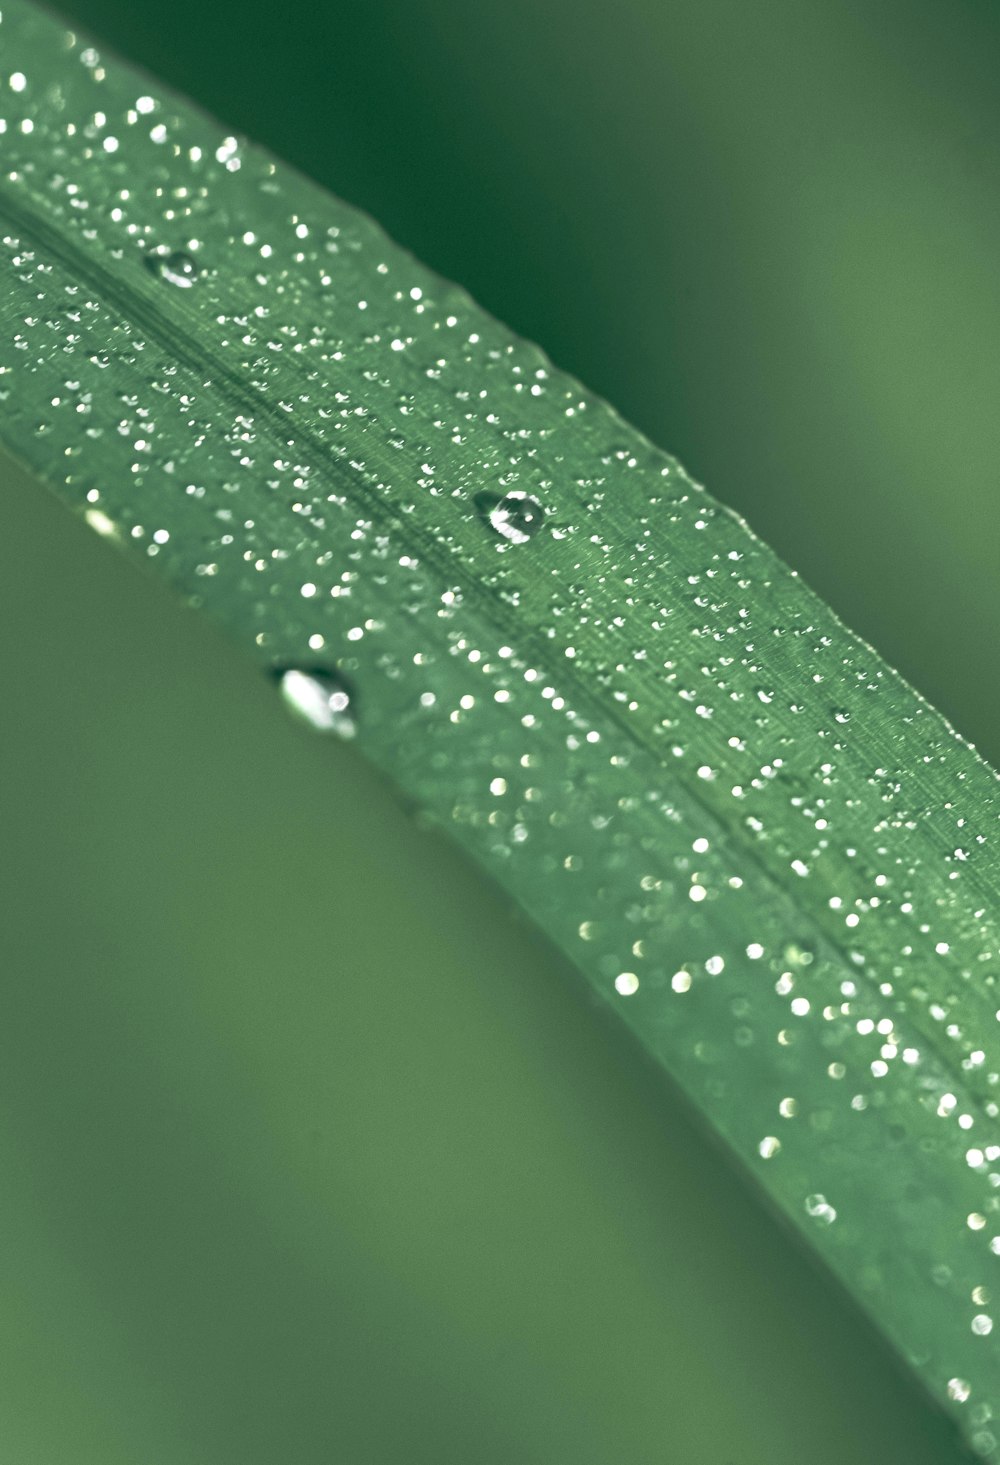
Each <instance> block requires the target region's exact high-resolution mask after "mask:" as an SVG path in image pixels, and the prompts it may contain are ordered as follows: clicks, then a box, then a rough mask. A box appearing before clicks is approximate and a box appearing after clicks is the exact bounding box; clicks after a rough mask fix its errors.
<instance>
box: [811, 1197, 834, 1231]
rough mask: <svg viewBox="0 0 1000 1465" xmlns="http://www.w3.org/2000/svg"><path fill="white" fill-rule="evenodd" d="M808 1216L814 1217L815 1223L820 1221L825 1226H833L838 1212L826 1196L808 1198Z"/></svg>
mask: <svg viewBox="0 0 1000 1465" xmlns="http://www.w3.org/2000/svg"><path fill="white" fill-rule="evenodd" d="M806 1214H807V1215H809V1216H812V1218H813V1220H814V1221H819V1222H820V1223H821V1225H823V1226H831V1225H832V1224H833V1222H834V1221H835V1220H836V1219H837V1212H836V1211H835V1210H834V1208H833V1206H831V1204H830V1202H829V1201H828V1200H827V1198H826V1196H825V1195H808V1196H806Z"/></svg>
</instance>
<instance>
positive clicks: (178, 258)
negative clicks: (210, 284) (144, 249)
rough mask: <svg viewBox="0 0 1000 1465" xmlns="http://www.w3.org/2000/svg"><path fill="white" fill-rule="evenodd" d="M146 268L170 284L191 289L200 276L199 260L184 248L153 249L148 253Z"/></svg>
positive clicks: (183, 288)
mask: <svg viewBox="0 0 1000 1465" xmlns="http://www.w3.org/2000/svg"><path fill="white" fill-rule="evenodd" d="M146 268H147V269H148V270H149V271H150V272H151V273H152V274H154V275H156V277H157V279H160V280H165V281H166V282H167V284H168V285H179V286H180V288H181V289H182V290H190V288H191V286H192V285H193V284H194V282H195V280H196V279H197V278H198V262H197V260H196V259H195V258H194V257H193V255H190V254H188V252H187V250H184V249H165V248H161V249H151V250H150V251H149V253H148V254H147V255H146Z"/></svg>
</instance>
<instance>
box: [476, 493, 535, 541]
mask: <svg viewBox="0 0 1000 1465" xmlns="http://www.w3.org/2000/svg"><path fill="white" fill-rule="evenodd" d="M475 503H476V508H477V509H478V510H479V512H480V513H481V514H482V515H483V517H484V518H485V519H486V520H487V522H488V523H489V525H490V527H491V528H492V529H494V530H495V531H496V532H497V534H499V535H500V537H501V539H506V540H507V541H508V543H510V544H526V543H527V541H528V540H529V539H530V538H531V536H532V535H533V534H535V533H536V532H537V531H538V530H539V529H540V528H541V527H542V523H543V521H544V519H545V510H544V509H543V508H542V505H541V504H540V503H539V502H538V500H537V499H536V498H532V496H531V494H530V493H525V491H524V489H521V488H515V489H512V490H511V492H510V493H508V494H505V495H504V497H503V498H498V497H497V496H496V494H492V493H480V494H477V495H476V500H475Z"/></svg>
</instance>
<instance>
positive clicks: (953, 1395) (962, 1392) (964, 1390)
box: [948, 1379, 972, 1404]
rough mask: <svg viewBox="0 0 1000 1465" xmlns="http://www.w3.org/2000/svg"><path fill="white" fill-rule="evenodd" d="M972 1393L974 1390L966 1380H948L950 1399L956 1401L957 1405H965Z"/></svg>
mask: <svg viewBox="0 0 1000 1465" xmlns="http://www.w3.org/2000/svg"><path fill="white" fill-rule="evenodd" d="M971 1393H972V1389H971V1388H970V1387H969V1385H968V1384H967V1383H966V1381H965V1379H949V1380H948V1398H949V1399H954V1401H955V1403H956V1404H964V1403H965V1401H966V1399H968V1397H969V1395H970V1394H971Z"/></svg>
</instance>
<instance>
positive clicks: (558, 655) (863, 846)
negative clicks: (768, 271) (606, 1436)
mask: <svg viewBox="0 0 1000 1465" xmlns="http://www.w3.org/2000/svg"><path fill="white" fill-rule="evenodd" d="M0 37H2V41H3V47H4V51H3V54H4V57H5V68H9V71H8V76H9V77H10V82H9V83H8V85H7V87H6V90H5V92H4V95H3V108H2V116H3V124H4V130H5V135H4V138H3V147H4V152H3V157H4V170H5V171H4V175H3V178H2V180H0V222H2V224H3V246H2V247H3V253H4V268H5V272H6V276H7V279H8V281H9V284H8V288H7V291H6V293H5V295H4V298H3V301H2V305H0V312H2V321H3V337H2V342H0V395H2V398H3V417H2V419H0V436H2V439H3V441H4V443H5V444H6V446H7V447H8V449H9V450H10V451H12V452H13V453H14V454H15V455H16V456H18V457H19V458H20V459H21V460H22V461H23V462H24V463H25V464H26V465H27V466H28V467H30V468H31V469H32V470H33V472H34V473H36V474H37V475H38V476H39V477H41V478H42V479H44V480H45V481H46V482H47V483H49V484H50V486H51V487H52V488H53V489H54V490H55V491H56V492H57V493H58V494H59V495H60V496H61V497H63V498H64V499H65V500H66V501H67V502H69V503H70V504H71V505H72V506H73V507H75V508H76V509H77V510H78V511H79V512H80V513H82V514H83V515H85V516H86V518H87V519H88V521H89V522H90V523H91V525H92V526H93V527H94V528H95V529H97V530H98V531H99V532H100V533H101V534H103V535H105V536H106V537H108V538H110V539H114V540H116V541H118V542H120V543H121V544H122V545H123V546H124V547H127V548H128V549H129V550H130V551H131V552H132V553H134V554H138V555H140V556H141V557H142V558H143V560H144V561H146V562H149V563H150V564H151V567H152V568H154V569H155V570H156V571H157V572H159V573H161V574H162V575H164V576H165V577H166V578H167V579H168V580H169V581H170V582H171V583H172V584H173V585H174V586H175V587H176V588H177V590H178V591H179V593H180V594H181V595H182V596H183V597H184V598H185V599H186V600H187V602H188V603H189V604H191V605H192V606H196V607H198V608H200V609H204V610H205V611H207V612H208V613H209V614H211V615H212V616H213V617H214V618H215V619H216V620H217V621H218V622H219V623H220V624H222V625H224V626H225V627H226V628H227V629H228V630H229V631H230V632H231V633H232V635H233V637H234V639H235V640H236V642H237V643H238V644H239V645H241V646H242V647H243V649H244V650H245V652H246V654H247V655H249V656H251V657H253V658H254V659H255V660H256V661H257V663H258V664H259V665H260V666H261V668H262V669H263V670H264V671H265V672H267V673H268V674H270V675H272V676H274V677H275V679H276V681H277V682H278V684H279V685H280V687H281V689H282V691H283V692H284V694H285V696H286V698H287V700H289V701H290V702H291V703H292V705H293V706H294V707H295V708H296V709H297V710H298V711H299V712H300V713H302V714H303V715H305V716H306V717H307V718H308V719H309V720H311V721H312V722H313V723H314V725H317V726H320V727H323V728H324V729H325V730H326V731H328V732H330V733H333V734H334V735H337V734H344V733H350V734H355V733H356V736H357V739H358V741H359V744H360V745H361V747H362V748H363V750H364V752H365V753H366V754H367V756H368V757H370V758H371V759H372V760H373V761H374V762H375V763H376V764H377V765H378V766H379V767H381V768H383V769H384V770H386V771H387V772H388V773H389V774H390V775H391V776H392V778H393V779H394V780H395V782H396V783H397V785H398V786H399V787H400V788H401V789H402V790H403V791H404V793H405V794H406V795H407V796H408V797H409V798H410V799H411V800H412V801H413V803H414V804H415V805H416V807H417V808H418V809H419V810H420V811H421V813H422V815H423V816H424V817H425V818H427V819H429V820H433V821H435V822H437V823H439V824H440V825H442V826H444V827H447V828H448V829H449V830H450V831H451V832H452V834H453V835H454V836H455V837H456V838H457V839H458V840H459V841H460V842H461V843H462V844H463V845H464V846H465V848H466V849H468V850H469V851H470V852H471V853H472V854H473V855H474V856H475V857H476V858H477V859H478V860H479V861H481V862H482V863H483V864H484V865H485V866H486V868H488V869H489V870H490V871H491V872H492V873H493V874H494V875H495V876H496V878H497V879H498V880H499V881H500V882H501V883H502V884H503V886H504V887H505V888H506V889H507V890H508V891H509V892H510V893H511V895H512V896H513V897H514V899H515V900H516V901H517V902H518V903H519V904H520V905H521V906H522V907H523V908H524V909H525V910H526V911H528V912H529V913H530V914H531V915H532V916H533V918H534V919H535V921H536V922H537V923H538V924H539V925H540V926H541V927H542V928H543V929H544V930H545V931H546V932H547V933H548V934H549V935H550V936H551V937H552V938H553V939H554V940H555V941H556V942H557V943H558V944H559V945H560V946H561V947H562V948H563V950H564V951H566V952H567V953H568V954H569V956H570V957H571V958H572V960H573V961H574V963H575V964H576V965H577V967H578V968H579V970H580V972H581V973H582V974H583V975H584V976H585V977H586V978H587V980H588V981H590V982H591V983H592V984H593V985H594V987H595V989H596V990H597V991H598V992H599V993H600V994H601V995H602V996H603V997H604V998H606V1000H607V1001H608V1003H609V1004H611V1005H613V1006H615V1007H616V1008H617V1009H618V1010H619V1012H620V1013H621V1016H622V1017H623V1018H624V1019H625V1021H626V1022H627V1023H629V1025H630V1026H631V1027H632V1029H633V1030H634V1031H635V1033H636V1034H637V1036H638V1038H639V1040H640V1041H641V1042H642V1043H643V1045H644V1046H645V1047H646V1048H647V1049H648V1050H649V1052H650V1053H652V1054H653V1055H654V1056H655V1057H656V1058H657V1059H658V1060H659V1061H660V1062H661V1063H662V1064H663V1066H664V1067H665V1068H666V1069H667V1070H668V1071H669V1072H670V1073H671V1074H672V1075H673V1077H674V1078H675V1079H677V1080H678V1081H679V1082H680V1083H681V1084H682V1085H683V1087H684V1089H685V1090H686V1092H687V1093H688V1094H689V1095H690V1096H691V1098H692V1099H693V1101H694V1102H695V1103H696V1104H697V1105H698V1106H699V1108H700V1109H701V1110H702V1111H703V1112H704V1113H705V1114H706V1115H707V1117H708V1118H709V1120H710V1121H711V1123H712V1125H713V1126H714V1127H715V1129H716V1130H717V1131H718V1132H719V1134H720V1135H722V1136H723V1137H724V1138H725V1140H726V1141H727V1142H728V1144H729V1146H730V1147H731V1149H732V1151H733V1152H734V1153H735V1155H737V1156H738V1157H739V1158H740V1160H741V1161H742V1162H743V1164H744V1166H745V1167H746V1168H747V1169H748V1170H749V1171H750V1172H751V1173H752V1174H753V1175H754V1176H755V1178H756V1181H757V1183H758V1184H759V1185H760V1186H761V1187H762V1188H763V1190H764V1191H765V1192H766V1193H767V1194H768V1195H769V1196H770V1197H771V1199H772V1200H773V1201H774V1202H775V1203H776V1204H777V1206H778V1207H780V1209H781V1210H782V1211H783V1213H784V1214H785V1215H787V1217H788V1218H789V1219H790V1221H791V1222H792V1223H793V1224H794V1225H795V1226H796V1227H797V1228H798V1229H799V1230H800V1231H801V1232H802V1234H803V1235H805V1236H806V1237H807V1238H808V1241H809V1243H810V1244H811V1245H812V1246H813V1247H814V1248H815V1249H816V1251H817V1252H818V1253H819V1254H820V1255H821V1256H822V1257H823V1258H824V1259H825V1261H826V1262H827V1263H828V1264H829V1266H830V1267H831V1268H832V1269H833V1271H834V1272H835V1273H836V1274H837V1275H838V1276H839V1277H841V1278H842V1280H843V1281H844V1282H845V1283H846V1285H847V1286H848V1287H849V1289H850V1290H851V1291H852V1292H853V1293H854V1295H855V1296H856V1297H858V1298H859V1299H860V1300H861V1302H862V1303H863V1305H864V1306H865V1308H866V1309H867V1310H868V1311H869V1312H870V1313H871V1315H872V1316H873V1317H874V1318H875V1319H876V1321H877V1322H878V1324H879V1326H880V1327H881V1328H882V1329H883V1330H884V1331H885V1333H886V1334H887V1336H888V1337H889V1338H890V1339H891V1340H892V1342H893V1343H894V1345H895V1346H896V1347H897V1348H898V1350H899V1351H900V1353H901V1354H902V1355H903V1356H904V1357H905V1358H906V1359H907V1360H908V1361H909V1362H910V1364H911V1365H912V1366H913V1368H914V1369H915V1370H916V1371H917V1373H918V1374H919V1376H920V1377H921V1378H922V1379H923V1381H924V1382H925V1383H926V1385H927V1386H928V1388H929V1389H930V1391H931V1392H932V1393H933V1394H934V1395H935V1396H936V1397H937V1398H938V1399H939V1400H941V1401H942V1402H943V1403H944V1404H945V1405H946V1407H948V1408H950V1409H952V1410H953V1411H954V1413H955V1415H956V1417H957V1418H958V1419H959V1420H960V1421H961V1423H962V1426H963V1428H964V1429H965V1430H966V1432H967V1434H968V1436H969V1438H970V1440H971V1442H972V1444H973V1446H974V1447H975V1449H976V1450H977V1451H978V1452H979V1453H980V1454H981V1455H982V1456H983V1457H984V1458H995V1457H996V1455H997V1442H996V1439H995V1437H994V1435H993V1433H992V1431H991V1429H990V1428H989V1419H990V1417H991V1412H992V1411H993V1410H995V1409H996V1408H997V1407H998V1406H1000V1398H998V1397H997V1392H998V1391H997V1382H996V1380H997V1362H998V1337H1000V1333H995V1332H994V1329H993V1318H992V1314H991V1310H990V1305H989V1302H988V1291H989V1288H990V1287H991V1285H992V1276H991V1273H992V1270H993V1269H995V1267H996V1265H997V1262H996V1256H997V1255H998V1254H1000V1198H998V1197H997V1194H996V1191H997V1188H998V1187H1000V1167H998V1165H997V1161H998V1160H1000V1143H997V1130H998V1125H997V1119H998V1117H1000V1108H998V1104H997V1100H996V1094H995V1090H996V1086H997V1083H998V1051H997V1040H996V1032H997V1008H998V1007H1000V999H998V997H997V995H996V961H997V955H998V948H1000V943H998V934H1000V933H998V930H997V917H996V901H995V891H996V885H997V857H996V853H995V842H996V829H995V824H996V812H997V803H996V799H997V786H996V778H995V776H994V775H993V773H992V772H991V771H990V770H989V769H988V768H987V767H986V766H985V765H984V764H983V763H982V762H981V761H980V760H979V759H978V758H977V756H976V755H975V753H974V752H973V750H972V749H970V748H969V747H968V746H967V745H966V744H964V743H963V742H962V740H961V739H960V738H958V737H957V735H956V734H955V733H954V731H953V730H952V729H951V728H950V727H949V726H948V725H947V724H946V723H945V722H944V720H943V719H942V718H941V717H940V716H938V714H936V713H935V712H934V711H933V710H932V709H931V708H929V707H928V705H927V704H926V703H925V702H923V701H922V700H921V699H920V698H919V697H918V696H917V695H916V694H915V693H914V692H913V691H912V690H911V689H910V688H909V687H908V686H906V685H905V684H904V683H903V682H902V681H901V680H900V679H899V678H898V677H897V676H896V675H895V674H894V673H893V672H892V671H891V670H890V669H889V668H888V667H886V666H885V665H884V663H882V662H881V661H880V660H879V658H878V656H877V655H876V653H875V652H873V651H872V650H871V649H870V648H869V647H867V646H865V645H863V644H862V643H861V642H859V641H858V640H857V639H856V638H855V637H853V636H852V635H851V634H850V633H849V632H848V631H846V630H845V629H844V627H843V626H842V625H841V624H840V623H839V622H838V621H837V620H836V618H835V617H834V616H833V614H832V613H831V612H830V610H829V609H828V608H827V607H826V606H824V605H823V604H822V602H820V601H819V600H818V599H817V598H816V597H815V596H814V595H813V594H811V592H810V591H809V590H808V589H807V588H806V587H805V586H804V585H803V584H802V583H801V581H800V580H799V579H798V578H797V577H796V575H795V574H794V572H792V571H790V570H788V569H787V568H786V567H785V566H784V565H782V564H781V563H780V562H779V561H778V560H777V559H776V557H775V556H774V555H773V554H772V553H771V552H770V551H769V550H768V549H767V547H766V546H765V545H763V544H762V543H761V542H760V541H759V540H758V539H756V538H755V537H754V535H753V534H752V533H751V531H750V530H749V529H748V528H747V526H746V525H745V524H744V523H742V522H741V521H740V520H739V519H738V518H736V517H735V516H734V515H732V514H731V513H729V512H728V511H726V510H725V509H723V508H721V507H720V506H719V505H718V504H717V503H715V502H714V501H713V500H712V499H711V498H710V497H709V496H708V495H707V494H706V493H705V492H704V491H703V490H702V489H701V488H700V487H699V486H698V485H696V484H694V483H693V482H692V481H691V480H690V479H689V478H688V477H687V475H686V474H685V473H684V471H683V470H682V468H681V467H680V466H679V465H678V464H677V463H676V462H675V461H674V460H673V459H671V458H668V457H667V456H665V455H664V454H662V453H660V452H659V451H658V450H657V449H656V448H654V447H653V446H652V445H651V444H649V443H648V442H647V441H646V440H645V439H644V438H642V437H641V435H639V434H638V433H636V432H635V431H634V430H633V429H631V428H629V427H628V426H627V425H626V424H624V423H623V422H622V421H621V420H620V418H618V416H617V415H616V414H615V413H614V412H613V410H612V409H611V408H610V407H608V406H607V405H606V404H604V403H602V402H600V401H599V400H597V399H596V398H594V397H593V396H592V395H590V394H589V393H588V392H587V391H586V390H585V389H583V388H581V387H580V386H579V384H578V383H576V382H574V381H572V380H570V379H569V378H567V377H565V376H564V375H562V374H561V373H560V372H558V371H557V370H556V369H555V368H554V367H553V366H552V365H551V363H550V362H549V361H548V360H547V359H546V357H545V356H544V355H543V354H542V353H541V352H540V351H539V350H538V349H537V348H535V347H533V346H530V345H528V344H527V343H525V342H523V341H521V340H519V339H518V338H517V337H515V336H513V335H512V334H511V333H510V332H509V331H508V330H506V329H505V328H504V327H502V326H501V325H499V324H498V323H497V322H496V321H494V320H492V319H491V318H490V317H488V316H487V315H485V314H484V313H483V312H482V311H481V310H479V309H478V308H477V307H476V306H475V305H474V304H473V303H472V302H471V301H470V300H469V299H468V297H467V296H466V295H465V294H464V293H463V292H461V291H460V290H458V289H457V288H456V287H454V286H451V285H448V284H446V283H445V282H443V281H441V280H440V279H439V278H437V277H436V276H435V275H433V274H431V273H430V272H429V271H427V270H425V269H424V268H422V267H421V266H420V265H419V264H418V263H416V262H415V261H414V260H412V259H411V258H410V257H409V256H407V255H406V254H405V253H403V252H402V251H401V250H400V249H398V248H397V247H396V246H395V245H393V244H392V243H391V242H390V241H389V240H388V239H386V237H385V236H384V235H383V234H382V233H381V232H380V231H379V229H378V228H377V226H375V225H374V224H373V223H372V222H371V221H370V220H368V219H366V218H365V217H363V216H361V215H359V214H358V213H357V212H356V211H354V210H352V209H350V208H348V207H346V206H345V205H343V204H341V203H338V202H337V201H336V200H334V199H332V198H330V197H329V196H328V195H326V194H325V193H323V192H322V191H321V190H319V189H317V188H316V187H315V186H314V185H312V184H310V183H309V182H307V181H306V180H304V179H303V178H301V177H299V176H297V175H296V174H294V173H293V172H291V171H290V170H288V169H286V168H284V167H283V166H281V165H280V164H277V163H276V162H275V161H274V160H273V159H271V158H270V157H269V156H267V155H266V154H265V153H263V152H262V151H260V150H259V149H257V148H255V147H253V146H251V145H249V144H247V143H246V142H245V141H243V140H242V139H238V138H234V137H230V136H227V135H226V133H225V132H224V131H223V130H222V129H221V128H220V127H219V126H218V125H217V124H215V123H213V122H211V121H210V120H208V119H206V118H205V117H203V116H202V115H200V114H198V113H197V112H196V111H194V110H193V109H192V108H191V107H190V106H189V105H188V104H186V103H181V102H178V101H177V100H176V99H175V98H173V97H170V96H169V95H166V94H164V93H162V92H161V91H160V90H159V89H158V88H153V87H151V86H150V84H149V83H148V82H147V81H146V80H145V79H143V78H140V77H137V76H136V75H135V74H134V73H133V72H131V71H130V70H128V69H127V68H125V67H122V66H120V65H118V64H116V63H112V62H108V61H107V60H106V59H105V58H104V57H103V56H102V55H100V54H99V52H98V51H97V50H96V49H95V48H94V47H92V46H90V45H89V44H88V43H86V42H85V41H80V40H78V39H77V38H76V37H71V36H68V35H67V33H66V32H65V30H64V29H63V28H62V27H61V26H60V25H58V24H57V23H55V22H53V21H52V20H50V19H49V18H47V17H44V16H41V15H39V14H37V13H36V12H35V11H33V10H32V9H31V8H30V7H28V6H26V5H24V4H23V3H20V0H17V3H15V4H14V5H8V6H6V7H5V8H4V11H3V21H2V26H0Z"/></svg>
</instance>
